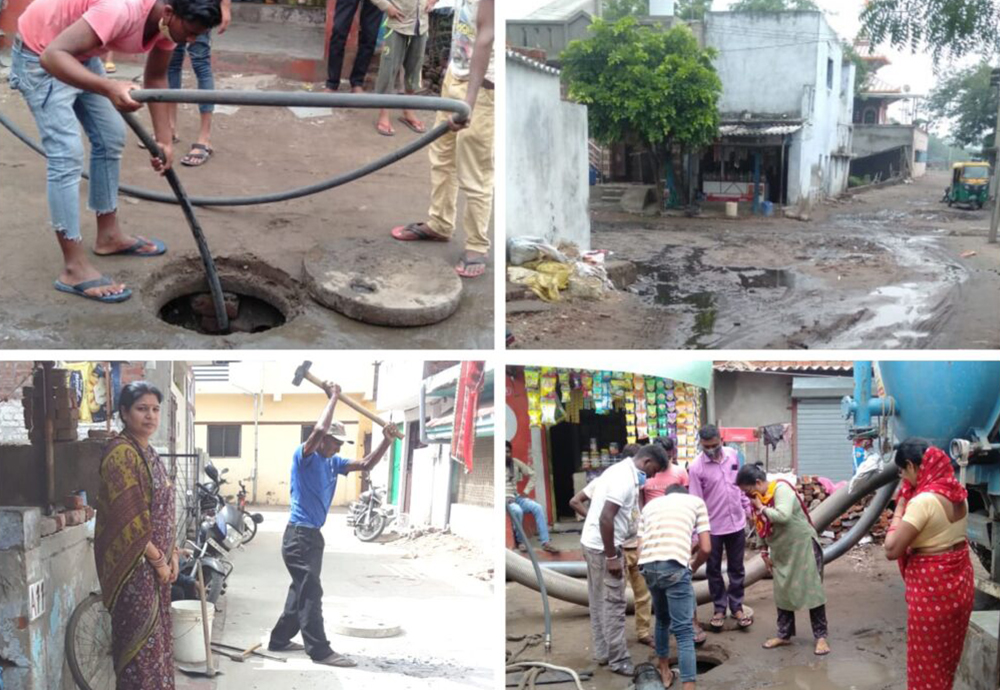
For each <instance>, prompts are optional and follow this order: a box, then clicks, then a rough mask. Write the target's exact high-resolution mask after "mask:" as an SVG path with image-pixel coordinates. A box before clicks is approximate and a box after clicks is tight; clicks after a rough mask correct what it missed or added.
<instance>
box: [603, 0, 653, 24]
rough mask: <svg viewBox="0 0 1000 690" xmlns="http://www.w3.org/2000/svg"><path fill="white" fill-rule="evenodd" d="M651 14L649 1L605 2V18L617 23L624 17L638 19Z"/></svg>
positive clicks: (608, 0) (613, 0)
mask: <svg viewBox="0 0 1000 690" xmlns="http://www.w3.org/2000/svg"><path fill="white" fill-rule="evenodd" d="M648 13H649V0H603V12H602V14H603V18H604V20H605V21H609V22H616V21H618V20H619V19H621V18H622V17H638V16H641V15H645V14H648Z"/></svg>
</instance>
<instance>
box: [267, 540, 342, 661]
mask: <svg viewBox="0 0 1000 690" xmlns="http://www.w3.org/2000/svg"><path fill="white" fill-rule="evenodd" d="M323 547H324V543H323V535H322V534H320V531H319V530H318V529H311V528H306V527H296V526H295V525H288V527H286V528H285V534H284V537H283V538H282V540H281V557H282V559H283V560H284V562H285V567H286V568H287V569H288V574H289V575H291V576H292V584H291V585H289V587H288V597H287V598H286V600H285V610H284V611H283V612H282V614H281V617H280V618H279V619H278V622H277V624H276V625H275V626H274V628H273V629H272V630H271V640H270V643H269V644H268V648H269V649H272V650H275V651H280V650H282V649H287V648H288V646H289V643H290V642H291V639H292V637H294V636H295V635H296V634H297V633H299V632H300V631H301V633H302V641H303V642H305V649H306V653H307V654H308V655H309V658H310V659H312V660H313V661H317V660H319V659H323V658H324V657H327V656H329V655H330V654H331V653H332V652H333V649H332V648H331V647H330V643H329V641H328V640H327V638H326V629H325V628H324V626H323V585H322V583H321V581H320V571H321V570H322V567H323Z"/></svg>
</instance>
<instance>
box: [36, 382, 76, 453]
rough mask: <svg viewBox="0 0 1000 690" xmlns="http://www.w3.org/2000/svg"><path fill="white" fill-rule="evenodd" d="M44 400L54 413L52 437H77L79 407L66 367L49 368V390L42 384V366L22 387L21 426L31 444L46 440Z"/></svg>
mask: <svg viewBox="0 0 1000 690" xmlns="http://www.w3.org/2000/svg"><path fill="white" fill-rule="evenodd" d="M46 403H47V405H48V407H49V409H50V410H52V415H53V418H52V419H53V425H52V438H53V440H55V441H76V440H77V439H78V438H79V433H78V430H77V425H78V424H79V422H80V407H79V404H78V402H77V399H76V391H75V390H73V387H72V385H71V384H70V373H69V372H68V371H67V370H66V369H52V370H50V374H49V386H48V390H47V391H45V390H43V387H42V370H41V369H38V370H36V371H35V375H34V382H33V385H32V386H25V387H24V388H23V390H22V404H23V405H24V426H25V428H26V429H27V430H28V438H29V439H30V440H31V443H32V444H35V445H41V444H43V443H44V442H45V407H46Z"/></svg>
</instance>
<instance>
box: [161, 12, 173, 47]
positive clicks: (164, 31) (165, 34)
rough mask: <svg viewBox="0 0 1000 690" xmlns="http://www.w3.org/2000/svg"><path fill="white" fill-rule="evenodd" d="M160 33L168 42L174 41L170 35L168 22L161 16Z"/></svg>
mask: <svg viewBox="0 0 1000 690" xmlns="http://www.w3.org/2000/svg"><path fill="white" fill-rule="evenodd" d="M159 28H160V35H161V36H163V37H164V38H165V39H167V40H168V41H170V42H173V41H174V37H173V36H171V35H170V24H168V23H167V22H166V21H164V19H163V17H160V27H159Z"/></svg>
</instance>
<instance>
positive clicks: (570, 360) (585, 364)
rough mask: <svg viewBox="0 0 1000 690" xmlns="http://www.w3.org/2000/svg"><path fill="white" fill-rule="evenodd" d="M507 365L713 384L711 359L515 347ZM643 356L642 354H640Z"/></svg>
mask: <svg viewBox="0 0 1000 690" xmlns="http://www.w3.org/2000/svg"><path fill="white" fill-rule="evenodd" d="M507 357H508V361H507V364H508V365H515V366H525V367H556V368H558V369H590V370H593V371H627V372H631V373H633V374H642V375H643V376H659V377H661V378H665V379H673V380H674V381H680V382H682V383H689V384H691V385H692V386H698V387H699V388H709V387H711V385H712V362H711V361H704V362H701V361H684V360H681V361H673V362H671V361H666V360H667V358H666V357H665V356H664V357H662V359H663V360H664V361H661V362H657V361H655V360H654V361H652V362H648V363H646V362H639V361H637V358H635V357H628V356H623V355H622V353H621V352H613V353H611V354H610V355H609V356H607V357H603V356H601V355H599V354H596V355H595V354H594V353H592V352H587V353H579V354H576V353H573V352H562V353H560V354H558V355H548V354H539V353H524V354H520V353H518V352H516V351H512V352H508V353H507ZM642 359H645V358H642Z"/></svg>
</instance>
